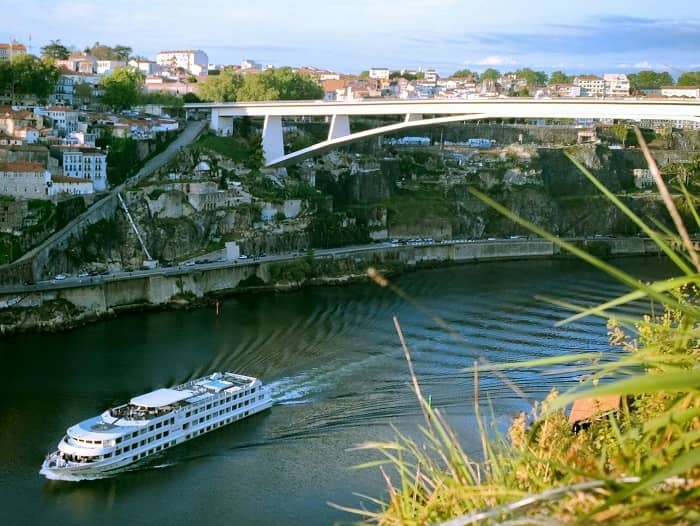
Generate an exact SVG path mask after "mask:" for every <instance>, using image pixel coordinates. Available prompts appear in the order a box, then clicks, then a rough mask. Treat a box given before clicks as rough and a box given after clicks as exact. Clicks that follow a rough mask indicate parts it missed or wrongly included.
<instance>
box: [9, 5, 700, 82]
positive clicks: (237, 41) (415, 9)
mask: <svg viewBox="0 0 700 526" xmlns="http://www.w3.org/2000/svg"><path fill="white" fill-rule="evenodd" d="M0 12H1V13H3V16H2V23H1V24H0V42H7V41H9V40H10V39H15V40H17V41H19V42H22V43H24V44H25V45H28V46H29V47H30V52H32V53H34V54H39V53H40V48H41V47H42V46H44V45H46V44H47V43H49V41H51V40H57V39H60V41H61V43H62V44H64V45H67V46H74V47H75V48H76V49H78V50H82V49H83V48H84V47H85V46H88V45H92V44H93V43H94V42H100V43H103V44H107V45H116V44H122V45H127V46H130V47H131V48H133V52H134V53H135V54H138V55H141V56H146V57H149V58H151V59H153V60H155V56H156V54H157V53H158V51H161V50H172V49H201V50H203V51H205V52H206V53H207V55H208V56H209V62H210V63H213V64H239V63H240V62H241V60H243V59H252V60H255V61H257V62H260V63H262V64H271V65H273V66H283V65H290V66H314V67H319V68H327V69H332V70H335V71H338V72H343V73H359V72H360V71H362V70H365V69H369V68H371V67H388V68H391V69H401V68H407V69H417V68H423V69H427V68H436V69H437V70H438V71H439V73H440V74H441V75H442V76H447V75H449V74H451V73H452V72H453V71H455V70H457V69H463V68H468V69H472V70H476V71H483V70H484V69H486V68H488V67H493V68H496V69H498V70H499V71H501V72H505V71H511V70H515V69H518V68H523V67H530V68H532V69H536V70H545V71H547V72H551V71H552V70H556V69H561V70H564V71H565V72H567V73H569V74H574V73H603V72H611V73H613V72H632V71H638V70H641V69H654V70H657V71H661V70H665V71H669V72H670V73H671V74H672V75H674V76H678V75H679V74H680V73H682V72H683V71H689V70H690V71H697V70H700V1H698V0H623V1H619V0H583V1H562V0H538V1H532V0H344V1H337V0H265V1H264V2H263V1H260V2H254V1H250V0H247V1H245V2H242V1H240V0H206V1H202V2H195V1H191V0H190V1H187V2H182V1H179V0H169V1H165V0H147V1H143V0H117V1H112V0H107V1H86V0H22V1H17V0H0ZM3 33H4V34H3Z"/></svg>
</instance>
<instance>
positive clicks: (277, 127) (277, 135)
mask: <svg viewBox="0 0 700 526" xmlns="http://www.w3.org/2000/svg"><path fill="white" fill-rule="evenodd" d="M262 147H263V155H264V157H265V164H268V163H269V162H270V161H272V160H273V159H279V158H280V157H284V139H283V136H282V117H281V116H279V115H265V123H264V124H263V134H262Z"/></svg>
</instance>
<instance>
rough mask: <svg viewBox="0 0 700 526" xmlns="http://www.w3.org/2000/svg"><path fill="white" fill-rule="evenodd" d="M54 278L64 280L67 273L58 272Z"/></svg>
mask: <svg viewBox="0 0 700 526" xmlns="http://www.w3.org/2000/svg"><path fill="white" fill-rule="evenodd" d="M53 279H55V280H56V281H63V280H64V279H66V275H65V274H56V275H55V276H54V277H53Z"/></svg>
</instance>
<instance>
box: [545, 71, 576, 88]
mask: <svg viewBox="0 0 700 526" xmlns="http://www.w3.org/2000/svg"><path fill="white" fill-rule="evenodd" d="M573 80H574V79H573V77H570V76H569V75H567V74H566V73H564V72H563V71H560V70H557V71H553V72H552V74H551V75H550V76H549V84H550V85H551V84H570V83H571V82H573Z"/></svg>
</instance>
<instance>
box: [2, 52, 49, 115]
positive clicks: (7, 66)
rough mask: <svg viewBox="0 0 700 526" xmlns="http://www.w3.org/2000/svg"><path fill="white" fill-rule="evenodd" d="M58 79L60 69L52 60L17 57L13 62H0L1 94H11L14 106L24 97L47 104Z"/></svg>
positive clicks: (25, 56)
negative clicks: (30, 97) (33, 98)
mask: <svg viewBox="0 0 700 526" xmlns="http://www.w3.org/2000/svg"><path fill="white" fill-rule="evenodd" d="M58 77H59V74H58V69H57V68H56V67H55V66H54V65H53V61H52V60H51V59H47V60H39V59H36V58H34V57H33V56H32V55H25V54H23V55H16V56H15V57H13V59H12V60H5V61H2V62H0V93H7V94H9V95H10V100H11V102H12V104H15V103H16V101H17V99H18V98H19V97H24V96H32V97H36V98H37V99H38V100H39V101H41V102H45V101H47V100H48V98H49V95H51V94H52V93H53V91H54V87H55V86H56V82H57V81H58Z"/></svg>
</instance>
